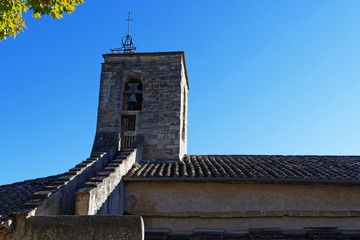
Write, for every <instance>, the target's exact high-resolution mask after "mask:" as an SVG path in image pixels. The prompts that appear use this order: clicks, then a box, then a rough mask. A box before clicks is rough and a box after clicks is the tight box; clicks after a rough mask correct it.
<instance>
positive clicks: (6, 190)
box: [0, 176, 58, 223]
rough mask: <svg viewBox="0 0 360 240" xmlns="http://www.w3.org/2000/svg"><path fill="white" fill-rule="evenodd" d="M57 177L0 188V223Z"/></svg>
mask: <svg viewBox="0 0 360 240" xmlns="http://www.w3.org/2000/svg"><path fill="white" fill-rule="evenodd" d="M57 177H58V176H50V177H46V178H38V179H33V180H27V181H24V182H17V183H13V184H8V185H2V186H0V223H1V222H3V221H6V220H7V219H9V218H10V217H11V216H12V215H13V213H15V212H17V211H18V210H19V209H20V208H21V206H22V205H23V204H24V203H25V202H27V201H29V200H30V199H32V198H33V195H34V193H35V192H38V191H41V190H44V188H45V186H47V185H49V184H50V183H51V182H53V181H55V180H56V179H57Z"/></svg>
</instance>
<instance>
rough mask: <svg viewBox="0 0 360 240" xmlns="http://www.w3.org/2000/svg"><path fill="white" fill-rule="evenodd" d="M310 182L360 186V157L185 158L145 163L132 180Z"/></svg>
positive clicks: (128, 178) (215, 156)
mask: <svg viewBox="0 0 360 240" xmlns="http://www.w3.org/2000/svg"><path fill="white" fill-rule="evenodd" d="M153 178H156V179H165V178H166V179H168V178H171V179H172V180H174V179H179V180H186V179H190V178H191V179H195V180H196V178H198V179H201V180H206V179H209V180H211V179H213V178H216V179H222V178H224V179H228V180H229V179H230V180H231V179H233V180H241V179H245V180H251V179H256V180H261V179H266V180H272V179H273V180H311V181H319V182H322V181H330V182H331V181H332V182H336V181H337V182H340V181H351V182H357V183H360V156H281V155H186V156H185V158H184V161H183V162H171V161H169V162H164V161H162V162H160V161H159V162H147V163H143V164H142V165H141V167H139V168H134V169H132V170H131V171H130V172H129V173H128V174H127V176H126V179H127V180H135V179H139V180H141V179H153Z"/></svg>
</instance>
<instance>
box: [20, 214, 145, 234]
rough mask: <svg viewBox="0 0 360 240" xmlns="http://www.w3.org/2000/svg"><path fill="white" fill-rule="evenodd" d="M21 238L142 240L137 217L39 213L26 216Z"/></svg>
mask: <svg viewBox="0 0 360 240" xmlns="http://www.w3.org/2000/svg"><path fill="white" fill-rule="evenodd" d="M16 239H19V240H20V239H21V240H47V239H48V240H63V239H76V240H93V239H99V240H100V239H106V240H112V239H114V240H115V239H116V240H143V239H144V224H143V221H142V219H141V217H140V216H113V215H107V216H41V217H36V216H35V217H30V218H28V219H27V220H26V222H25V228H24V231H23V232H22V233H21V234H20V235H18V236H17V238H16Z"/></svg>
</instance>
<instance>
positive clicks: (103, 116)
mask: <svg viewBox="0 0 360 240" xmlns="http://www.w3.org/2000/svg"><path fill="white" fill-rule="evenodd" d="M127 37H128V36H127ZM130 40H131V39H130ZM125 41H126V39H125ZM123 46H124V44H123ZM123 52H124V53H111V54H104V55H103V57H104V60H105V61H104V63H103V64H102V71H101V80H100V95H99V107H98V118H97V129H96V136H95V141H94V146H93V151H96V152H97V151H107V150H108V149H110V148H112V147H116V148H117V149H119V150H121V149H126V147H128V146H129V145H130V144H131V142H132V141H134V139H136V138H142V139H143V160H163V161H170V160H181V159H182V158H183V156H184V154H185V153H186V146H187V95H188V89H189V85H188V79H187V73H186V65H185V56H184V52H157V53H136V52H126V51H123Z"/></svg>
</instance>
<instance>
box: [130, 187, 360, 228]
mask: <svg viewBox="0 0 360 240" xmlns="http://www.w3.org/2000/svg"><path fill="white" fill-rule="evenodd" d="M359 190H360V187H359V186H346V185H320V184H318V185H316V184H311V185H310V184H307V185H299V184H297V185H295V184H261V183H256V184H255V183H225V182H224V183H211V182H208V183H206V182H202V183H199V182H198V183H195V182H193V183H191V182H140V181H139V182H126V183H125V211H126V212H127V213H129V214H136V215H141V216H143V218H144V222H145V227H146V228H171V229H175V230H192V229H194V228H223V229H227V230H247V229H248V228H264V227H279V228H281V229H302V228H304V227H338V228H340V229H359V228H360V221H359V220H360V204H359V203H360V191H359Z"/></svg>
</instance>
